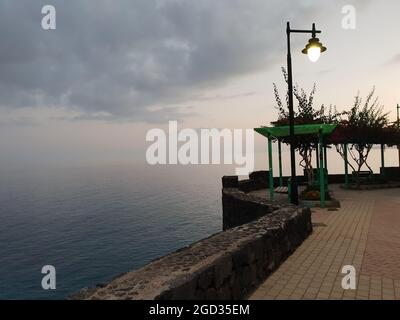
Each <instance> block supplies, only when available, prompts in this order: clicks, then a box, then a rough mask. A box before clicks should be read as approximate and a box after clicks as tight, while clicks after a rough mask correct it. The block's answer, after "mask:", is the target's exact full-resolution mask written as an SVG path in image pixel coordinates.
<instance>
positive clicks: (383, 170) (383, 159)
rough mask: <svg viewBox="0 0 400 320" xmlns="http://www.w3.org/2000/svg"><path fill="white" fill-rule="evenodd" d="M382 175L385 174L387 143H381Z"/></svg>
mask: <svg viewBox="0 0 400 320" xmlns="http://www.w3.org/2000/svg"><path fill="white" fill-rule="evenodd" d="M381 176H383V177H384V176H385V145H384V144H381Z"/></svg>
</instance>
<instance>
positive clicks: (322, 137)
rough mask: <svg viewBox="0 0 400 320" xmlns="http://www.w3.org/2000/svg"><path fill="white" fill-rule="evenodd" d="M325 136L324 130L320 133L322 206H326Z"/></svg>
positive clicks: (320, 189)
mask: <svg viewBox="0 0 400 320" xmlns="http://www.w3.org/2000/svg"><path fill="white" fill-rule="evenodd" d="M323 147H324V136H323V134H322V131H321V132H320V134H319V162H320V163H319V191H320V201H321V202H320V206H321V208H325V172H324V171H325V170H324V150H323Z"/></svg>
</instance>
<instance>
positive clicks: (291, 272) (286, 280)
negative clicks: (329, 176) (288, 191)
mask: <svg viewBox="0 0 400 320" xmlns="http://www.w3.org/2000/svg"><path fill="white" fill-rule="evenodd" d="M331 189H333V191H334V194H335V197H336V198H338V199H339V200H340V201H341V205H342V208H341V209H339V210H338V211H328V210H322V209H313V216H312V219H313V224H314V232H313V234H312V235H311V236H310V237H309V238H308V239H307V240H306V241H305V242H304V243H303V244H302V245H301V246H300V247H299V248H298V249H297V250H296V251H295V252H294V253H293V255H292V256H290V257H289V258H288V259H287V260H286V261H285V262H284V263H283V264H282V265H281V266H280V268H279V269H278V270H277V271H276V272H275V273H273V274H272V275H271V276H270V277H269V278H268V279H267V280H266V281H265V282H264V283H263V284H262V285H261V286H260V287H259V288H258V289H257V290H256V291H255V292H254V293H253V294H252V295H251V296H250V299H364V300H365V299H398V300H400V189H387V190H374V191H344V190H341V189H339V188H338V186H333V187H332V188H331ZM344 265H353V266H354V267H355V268H356V271H357V289H356V290H343V288H342V285H341V282H342V279H343V277H344V276H345V275H344V274H342V273H341V270H342V267H343V266H344Z"/></svg>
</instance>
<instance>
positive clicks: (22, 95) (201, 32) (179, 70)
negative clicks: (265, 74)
mask: <svg viewBox="0 0 400 320" xmlns="http://www.w3.org/2000/svg"><path fill="white" fill-rule="evenodd" d="M317 3H318V1H294V0H292V1H278V0H271V1H265V0H218V1H215V0H202V1H195V0H192V1H184V0H164V1H161V0H158V1H156V0H134V1H132V0H129V1H128V0H115V1H107V0H91V1H89V0H79V1H78V0H70V1H61V0H60V1H56V0H54V1H51V0H46V1H42V0H39V1H30V0H2V1H1V2H0V30H1V32H0V43H1V45H0V106H1V107H7V108H22V107H32V106H55V107H62V108H67V109H70V110H74V111H77V110H78V111H80V112H82V116H80V117H78V118H79V119H103V120H127V121H163V120H164V119H168V118H179V117H181V116H185V115H187V113H185V111H184V110H183V111H182V110H181V109H179V108H175V107H173V106H174V105H176V104H178V103H182V102H185V101H187V100H189V99H190V98H191V97H193V95H197V94H198V93H199V92H201V90H205V89H207V88H215V87H217V86H220V85H222V84H224V83H225V82H226V81H228V80H229V79H230V78H232V77H234V76H238V75H241V74H247V73H251V72H255V71H259V70H264V69H267V68H268V67H269V66H271V65H272V64H274V63H276V62H277V61H278V60H279V61H282V58H283V59H284V45H285V42H284V28H285V21H286V20H287V19H293V20H295V21H296V22H297V23H298V24H303V25H308V24H309V23H310V22H312V20H313V19H312V17H314V16H315V14H316V12H318V10H320V7H318V6H319V4H317ZM47 4H52V5H54V6H55V7H56V9H57V30H55V31H43V30H42V29H41V23H40V22H41V18H42V15H41V8H42V6H43V5H47ZM155 105H157V106H170V107H166V108H161V109H160V110H159V111H157V112H155V111H152V110H150V109H149V107H151V106H155ZM189 114H190V113H189Z"/></svg>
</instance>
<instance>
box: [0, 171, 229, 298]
mask: <svg viewBox="0 0 400 320" xmlns="http://www.w3.org/2000/svg"><path fill="white" fill-rule="evenodd" d="M222 175H223V171H222V170H219V169H218V168H215V169H210V166H208V167H207V168H205V167H196V168H193V167H192V168H189V167H187V168H185V167H179V168H178V167H175V168H174V167H161V168H160V167H146V166H144V167H139V168H138V167H133V166H132V167H130V166H116V167H114V166H102V167H96V168H90V167H85V168H69V169H46V170H20V171H13V172H2V174H1V180H2V181H1V184H0V217H1V219H0V222H1V223H0V299H64V298H65V297H66V296H68V295H70V294H72V293H75V292H77V291H78V290H80V289H81V288H83V287H86V286H94V285H96V284H99V283H102V282H104V281H107V280H110V279H112V278H114V277H116V276H118V275H120V274H121V273H124V272H127V271H130V270H133V269H137V268H140V267H141V266H143V265H145V264H146V263H148V262H150V261H151V260H153V259H155V258H158V257H160V256H162V255H165V254H167V253H170V252H173V251H175V250H177V249H179V248H181V247H184V246H187V245H189V244H191V243H192V242H194V241H197V240H200V239H202V238H204V237H207V236H209V235H211V234H214V233H216V232H218V231H221V228H222V207H221V176H222ZM44 265H52V266H54V267H55V268H56V290H49V291H47V290H43V289H42V286H41V281H42V277H44V275H43V274H41V270H42V267H43V266H44Z"/></svg>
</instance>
